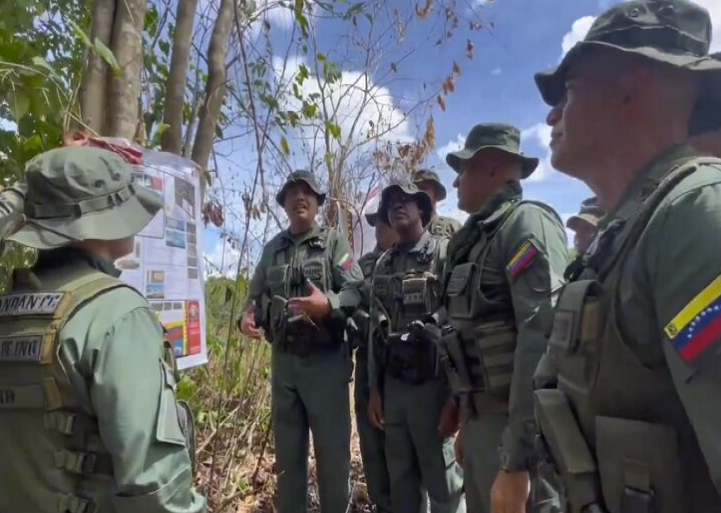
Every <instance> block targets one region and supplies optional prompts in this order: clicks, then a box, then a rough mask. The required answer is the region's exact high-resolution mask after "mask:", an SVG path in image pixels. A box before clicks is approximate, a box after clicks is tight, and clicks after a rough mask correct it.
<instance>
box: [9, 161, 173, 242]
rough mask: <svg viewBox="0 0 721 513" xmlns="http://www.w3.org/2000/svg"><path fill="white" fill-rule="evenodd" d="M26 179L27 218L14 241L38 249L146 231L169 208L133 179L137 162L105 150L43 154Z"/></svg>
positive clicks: (153, 192) (28, 168) (28, 167)
mask: <svg viewBox="0 0 721 513" xmlns="http://www.w3.org/2000/svg"><path fill="white" fill-rule="evenodd" d="M25 180H26V181H27V196H26V198H25V216H26V218H27V222H26V223H25V225H24V226H23V227H22V228H21V229H20V230H19V231H18V232H16V233H15V234H14V235H12V236H11V237H9V240H13V241H15V242H18V243H20V244H23V245H25V246H30V247H32V248H36V249H52V248H57V247H61V246H65V245H68V244H70V243H71V242H74V241H82V240H88V239H96V240H118V239H124V238H126V237H130V236H132V235H136V234H137V233H139V232H140V231H142V230H143V228H145V226H146V225H147V224H148V223H149V222H150V221H151V220H152V219H153V218H154V217H155V214H157V213H158V211H159V210H160V209H161V208H163V197H162V196H161V195H160V194H158V193H157V192H155V191H153V190H151V189H148V188H146V187H143V186H141V185H139V184H137V183H133V174H132V166H131V165H130V164H128V163H127V162H125V161H124V160H123V159H122V158H121V157H120V156H118V155H117V154H115V153H113V152H111V151H108V150H104V149H99V148H90V147H64V148H58V149H54V150H50V151H47V152H45V153H41V154H40V155H38V156H37V157H35V158H33V159H32V160H31V161H30V162H29V163H28V164H27V166H26V169H25Z"/></svg>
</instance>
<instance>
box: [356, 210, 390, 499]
mask: <svg viewBox="0 0 721 513" xmlns="http://www.w3.org/2000/svg"><path fill="white" fill-rule="evenodd" d="M366 220H367V221H368V224H369V225H370V226H372V227H374V228H375V237H376V247H375V249H374V250H373V251H369V252H368V253H366V254H365V255H363V256H361V257H360V258H359V259H358V265H359V266H360V268H361V271H362V272H363V281H364V283H363V291H362V294H363V300H362V304H361V305H359V307H358V309H357V311H356V312H355V313H354V314H353V321H354V323H355V328H356V329H355V330H354V332H355V333H354V335H355V340H356V346H357V350H356V365H355V389H354V394H355V414H356V424H357V426H358V437H359V438H360V449H361V457H362V458H363V472H364V474H365V478H366V483H367V486H368V495H369V496H370V499H371V501H372V502H373V504H374V506H375V508H376V511H378V512H379V513H389V512H390V511H391V485H390V477H389V476H388V465H387V463H386V451H385V435H384V433H383V431H382V430H380V429H378V428H376V427H375V426H373V425H372V424H371V422H370V418H369V417H368V400H369V396H370V386H369V384H368V337H369V336H370V334H369V333H368V330H369V329H370V304H369V300H370V290H369V288H370V282H371V277H372V275H373V269H374V268H375V265H376V262H377V261H378V258H379V257H380V256H381V255H382V254H383V252H385V251H386V250H388V249H390V248H391V246H393V244H395V242H396V240H397V239H398V236H397V235H396V233H395V232H394V231H393V229H392V228H391V227H390V226H389V225H388V223H387V222H386V221H385V219H380V218H379V216H378V214H377V213H372V214H366Z"/></svg>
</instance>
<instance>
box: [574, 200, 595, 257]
mask: <svg viewBox="0 0 721 513" xmlns="http://www.w3.org/2000/svg"><path fill="white" fill-rule="evenodd" d="M603 216H604V212H603V210H602V209H601V207H599V206H598V199H597V198H596V197H593V198H588V199H585V200H583V202H581V209H580V210H579V212H578V214H576V215H573V216H571V217H569V218H568V221H566V228H568V229H569V230H572V231H573V232H574V238H573V247H574V250H575V255H574V256H579V255H582V254H583V253H585V252H586V250H587V249H588V247H589V246H590V245H591V242H592V241H593V238H594V237H595V236H596V231H597V230H598V223H599V221H601V219H603Z"/></svg>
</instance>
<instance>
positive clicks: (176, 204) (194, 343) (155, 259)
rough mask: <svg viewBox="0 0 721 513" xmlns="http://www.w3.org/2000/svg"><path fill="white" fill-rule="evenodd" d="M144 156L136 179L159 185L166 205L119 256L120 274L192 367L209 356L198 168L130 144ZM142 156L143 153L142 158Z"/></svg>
mask: <svg viewBox="0 0 721 513" xmlns="http://www.w3.org/2000/svg"><path fill="white" fill-rule="evenodd" d="M106 141H108V142H110V143H111V144H113V145H117V146H121V147H123V148H132V150H134V151H136V152H137V154H138V155H139V157H138V159H137V160H136V163H135V164H134V166H133V167H134V172H133V180H134V182H136V183H139V184H142V185H144V186H146V187H149V188H151V189H154V190H155V191H157V192H158V193H160V194H161V195H162V196H163V198H164V199H165V207H164V208H163V209H162V210H161V211H160V212H158V214H157V215H156V216H155V218H154V219H153V220H152V221H151V222H150V223H149V224H148V225H147V226H146V227H145V229H144V230H143V231H142V232H141V233H140V234H139V235H138V236H136V237H135V250H134V251H133V252H132V253H131V254H129V255H126V256H125V257H122V258H120V259H118V261H117V262H116V263H115V265H116V266H117V267H118V269H120V271H121V272H122V274H121V276H120V278H121V279H122V280H124V281H125V282H127V283H128V284H130V285H132V286H133V287H135V288H136V289H137V290H138V291H140V292H141V293H142V294H143V295H144V296H145V297H146V298H147V299H148V301H149V302H150V304H151V306H152V307H153V308H154V309H155V312H156V313H157V315H158V318H159V319H160V322H162V323H163V325H164V326H165V329H166V330H167V332H168V336H169V339H170V341H171V343H172V344H173V348H174V350H175V356H176V358H177V362H178V367H179V368H180V369H188V368H191V367H194V366H197V365H202V364H204V363H206V362H207V361H208V353H207V346H206V339H205V336H206V335H205V324H206V319H205V295H204V290H205V289H204V269H203V259H202V258H201V251H202V249H199V248H202V247H203V246H202V236H203V223H202V220H201V205H202V202H201V197H200V193H201V190H200V180H201V174H200V171H199V169H198V167H197V166H196V165H195V163H193V162H192V161H191V160H189V159H185V158H182V157H179V156H177V155H174V154H170V153H164V152H156V151H150V150H145V149H142V148H140V147H137V146H132V147H131V146H129V145H128V144H127V143H126V142H122V141H119V140H117V139H107V140H106ZM140 155H142V158H140Z"/></svg>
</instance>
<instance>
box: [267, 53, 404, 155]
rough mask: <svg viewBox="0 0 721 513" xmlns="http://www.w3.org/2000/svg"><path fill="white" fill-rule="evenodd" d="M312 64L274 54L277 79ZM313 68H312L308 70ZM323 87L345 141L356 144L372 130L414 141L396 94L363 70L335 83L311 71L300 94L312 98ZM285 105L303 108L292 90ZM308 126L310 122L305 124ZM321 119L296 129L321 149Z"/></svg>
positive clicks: (290, 76) (387, 137)
mask: <svg viewBox="0 0 721 513" xmlns="http://www.w3.org/2000/svg"><path fill="white" fill-rule="evenodd" d="M301 65H305V66H307V67H308V68H311V66H310V65H309V64H306V61H305V60H304V59H303V58H301V57H296V58H290V59H288V60H287V61H285V69H283V67H284V61H283V59H281V58H279V57H275V58H274V59H273V69H274V71H275V73H276V77H277V79H278V80H282V81H283V82H285V83H288V81H289V80H292V79H293V77H295V76H296V75H297V73H298V72H299V71H300V66H301ZM311 71H312V70H311V69H309V73H310V72H311ZM321 87H322V88H323V89H325V92H324V95H325V99H324V104H325V107H326V109H327V110H328V111H329V112H335V114H334V115H333V116H332V117H333V119H334V121H335V122H336V123H337V124H338V126H340V129H341V140H342V141H343V143H344V144H346V145H348V143H350V144H357V143H359V142H362V141H363V140H365V139H366V138H367V136H368V134H369V132H370V131H374V133H376V134H378V137H377V138H378V140H380V141H393V142H395V141H400V142H408V141H412V140H413V138H414V137H413V130H412V127H411V124H410V122H409V121H408V119H407V116H406V114H405V113H404V112H403V111H402V110H401V109H400V108H399V107H398V106H397V104H396V101H395V98H394V97H393V94H392V93H391V91H390V90H389V89H388V88H387V87H383V86H379V85H377V84H375V83H374V82H373V79H372V78H371V77H370V76H369V75H368V74H367V73H364V72H361V71H342V72H341V76H340V80H339V81H338V82H336V83H333V84H323V83H321V84H319V82H318V78H317V77H316V76H314V75H312V74H310V76H309V77H308V78H307V79H306V80H305V81H304V82H303V85H302V87H301V95H302V96H303V97H304V98H310V97H312V96H313V95H320V94H321ZM281 103H282V106H283V108H286V109H289V110H296V111H298V110H300V108H301V102H300V100H298V99H297V98H295V97H294V96H293V95H292V94H291V93H289V94H287V95H285V96H284V97H283V98H282V100H281ZM306 125H307V123H306ZM321 126H322V125H321V122H320V121H316V122H314V123H312V124H311V126H303V127H301V128H299V129H298V130H297V136H298V137H299V138H300V139H302V140H304V141H305V142H307V143H310V145H311V146H312V147H314V145H313V142H316V143H319V144H318V145H317V147H318V149H319V151H320V147H321V146H322V144H320V140H321V139H322V137H323V131H322V130H319V128H321Z"/></svg>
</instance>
